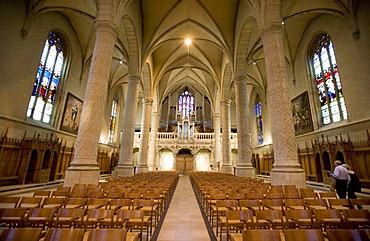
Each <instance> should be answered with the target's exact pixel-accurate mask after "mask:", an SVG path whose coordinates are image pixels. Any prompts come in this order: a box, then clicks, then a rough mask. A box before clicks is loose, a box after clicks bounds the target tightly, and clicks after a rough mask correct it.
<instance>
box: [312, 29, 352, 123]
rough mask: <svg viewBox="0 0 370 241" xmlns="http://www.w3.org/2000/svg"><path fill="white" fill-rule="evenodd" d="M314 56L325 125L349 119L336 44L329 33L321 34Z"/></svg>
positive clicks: (316, 42)
mask: <svg viewBox="0 0 370 241" xmlns="http://www.w3.org/2000/svg"><path fill="white" fill-rule="evenodd" d="M313 50H314V53H313V56H312V64H313V70H314V73H315V77H316V86H317V90H318V98H319V101H320V106H321V115H322V122H323V124H324V125H327V124H330V123H334V122H338V121H341V120H346V119H347V109H346V104H345V101H344V96H343V93H342V85H341V82H340V78H339V72H338V66H337V61H336V59H335V53H334V46H333V43H332V41H331V39H330V37H329V35H328V34H324V35H320V36H319V37H318V38H317V39H316V41H315V45H314V49H313Z"/></svg>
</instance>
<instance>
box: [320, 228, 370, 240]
mask: <svg viewBox="0 0 370 241" xmlns="http://www.w3.org/2000/svg"><path fill="white" fill-rule="evenodd" d="M326 233H327V235H328V239H329V241H360V240H361V241H370V239H369V236H368V235H367V233H366V231H365V230H351V229H327V230H326Z"/></svg>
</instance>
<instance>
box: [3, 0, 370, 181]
mask: <svg viewBox="0 0 370 241" xmlns="http://www.w3.org/2000/svg"><path fill="white" fill-rule="evenodd" d="M0 6H1V8H0V11H1V16H2V17H1V23H2V24H1V27H0V28H1V33H2V38H1V41H0V42H1V46H0V51H1V52H0V54H1V56H2V58H1V60H0V61H1V65H0V69H1V75H0V79H1V82H0V84H1V89H0V91H1V99H2V101H1V103H0V106H1V108H0V128H1V129H0V131H1V138H2V139H1V143H0V148H1V152H0V167H1V168H0V184H1V185H11V184H27V183H41V182H47V181H52V180H57V179H63V178H65V180H66V182H70V183H72V184H73V183H76V180H77V179H78V180H80V182H85V183H86V182H90V181H87V180H93V181H92V182H96V181H97V176H99V175H100V174H113V175H116V176H127V175H133V174H134V173H140V172H146V171H156V170H177V171H180V172H181V173H184V174H187V173H189V172H190V171H220V172H227V173H235V174H236V175H239V176H256V175H264V176H268V177H271V179H272V181H273V182H274V181H276V182H279V181H277V180H279V179H280V178H279V177H280V175H283V176H284V179H286V182H287V183H290V182H295V181H296V180H298V179H299V180H300V182H301V183H302V185H304V183H303V182H304V181H315V182H319V183H328V182H329V181H330V180H329V179H328V178H327V175H326V173H327V172H328V171H331V170H332V169H333V167H334V166H333V162H334V161H335V160H340V161H342V163H347V164H348V165H350V166H351V167H352V168H353V170H354V171H355V172H356V173H358V175H359V177H360V179H361V182H362V184H363V185H364V186H367V187H368V186H370V177H369V176H370V166H369V158H370V142H369V141H370V135H369V132H368V129H369V126H370V125H369V123H370V122H369V119H370V110H369V108H366V103H368V102H369V100H368V98H369V95H368V94H369V93H370V91H369V85H367V84H366V81H367V80H366V79H368V77H366V76H368V74H369V68H368V67H369V62H370V58H369V56H370V54H369V51H370V50H369V48H367V47H366V46H368V45H369V43H370V31H369V26H370V24H369V23H370V20H369V18H368V17H366V16H367V14H368V13H369V9H370V8H369V2H368V1H360V0H356V1H355V0H354V1H343V0H339V1H334V0H325V1H310V2H307V1H278V0H271V1H247V0H239V1H236V0H235V1H234V0H233V1H221V0H220V1H214V0H212V1H207V0H204V1H203V0H202V1H196V0H178V1H175V0H172V1H169V0H162V1H156V2H155V4H154V3H153V2H151V1H144V0H143V1H136V0H128V1H88V0H86V1H63V2H59V3H58V2H55V1H7V0H3V1H0ZM18 87H19V88H20V89H18ZM8 165H10V166H8ZM86 167H88V168H87V169H89V171H83V170H86ZM80 169H81V170H82V171H81V170H80ZM287 173H290V174H287ZM293 173H295V174H293ZM297 173H299V174H297ZM84 177H86V178H85V179H84ZM76 178H77V179H76ZM81 178H82V179H81ZM90 178H92V179H90Z"/></svg>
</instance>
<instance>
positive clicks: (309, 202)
mask: <svg viewBox="0 0 370 241" xmlns="http://www.w3.org/2000/svg"><path fill="white" fill-rule="evenodd" d="M306 203H307V206H308V208H311V207H313V206H323V207H326V208H327V207H328V203H327V202H326V199H311V198H308V199H306Z"/></svg>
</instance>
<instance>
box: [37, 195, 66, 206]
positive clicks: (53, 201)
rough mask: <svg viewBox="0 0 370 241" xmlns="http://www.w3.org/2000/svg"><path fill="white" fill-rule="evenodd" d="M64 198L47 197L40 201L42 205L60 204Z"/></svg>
mask: <svg viewBox="0 0 370 241" xmlns="http://www.w3.org/2000/svg"><path fill="white" fill-rule="evenodd" d="M64 201H65V198H62V197H47V198H45V199H44V201H43V202H42V207H44V206H47V205H54V206H62V205H63V204H64Z"/></svg>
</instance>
